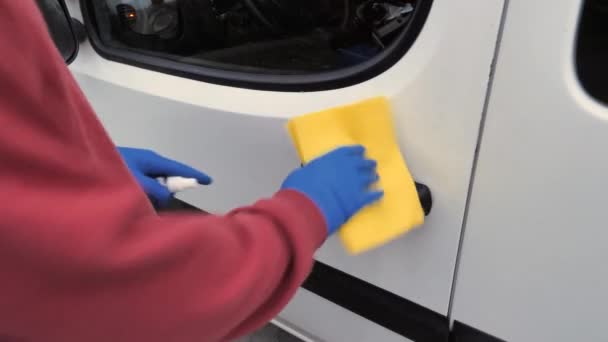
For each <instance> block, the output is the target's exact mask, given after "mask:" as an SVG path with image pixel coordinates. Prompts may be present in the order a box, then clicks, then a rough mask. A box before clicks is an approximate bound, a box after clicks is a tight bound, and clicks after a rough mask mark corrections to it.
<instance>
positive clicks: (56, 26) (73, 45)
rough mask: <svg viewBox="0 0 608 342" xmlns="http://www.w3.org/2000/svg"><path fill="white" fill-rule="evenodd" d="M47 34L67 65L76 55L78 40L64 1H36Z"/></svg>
mask: <svg viewBox="0 0 608 342" xmlns="http://www.w3.org/2000/svg"><path fill="white" fill-rule="evenodd" d="M36 2H37V3H38V7H39V8H40V11H41V12H42V15H43V16H44V19H45V20H46V24H47V27H48V29H49V33H50V34H51V37H52V38H53V41H54V42H55V45H56V46H57V49H58V50H59V52H60V53H61V56H63V59H64V60H65V62H66V63H67V64H70V63H71V62H72V61H73V60H74V59H75V58H76V55H77V54H78V40H77V37H76V34H75V32H74V28H73V27H72V18H71V17H70V15H69V13H68V8H67V6H66V5H65V1H64V0H36Z"/></svg>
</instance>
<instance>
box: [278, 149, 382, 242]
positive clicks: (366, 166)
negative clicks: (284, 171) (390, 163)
mask: <svg viewBox="0 0 608 342" xmlns="http://www.w3.org/2000/svg"><path fill="white" fill-rule="evenodd" d="M376 166H377V163H376V161H375V160H369V159H366V158H365V148H363V146H346V147H341V148H338V149H336V150H334V151H332V152H330V153H328V154H326V155H324V156H321V157H319V158H317V159H315V160H313V161H311V162H310V163H308V164H307V165H306V166H304V167H303V168H301V169H297V170H295V171H294V172H292V173H291V174H290V175H289V176H288V177H287V179H286V180H285V182H284V183H283V186H282V189H291V190H296V191H299V192H301V193H303V194H304V195H306V196H307V197H308V198H310V199H311V200H312V201H313V202H314V203H315V204H316V205H317V207H318V208H319V209H320V210H321V212H322V213H323V216H324V217H325V222H326V224H327V230H328V233H329V234H330V235H331V234H333V233H334V232H336V231H337V230H338V229H339V228H340V227H341V226H342V225H343V224H344V223H346V222H347V221H348V220H349V219H350V218H351V217H352V216H353V215H355V214H356V213H357V212H359V211H360V210H361V209H363V208H365V207H367V206H369V205H371V204H373V203H375V202H377V201H379V200H380V199H381V198H382V197H383V196H384V193H383V192H382V191H379V190H375V189H373V186H374V184H375V183H376V182H377V181H378V180H379V178H378V174H377V173H376Z"/></svg>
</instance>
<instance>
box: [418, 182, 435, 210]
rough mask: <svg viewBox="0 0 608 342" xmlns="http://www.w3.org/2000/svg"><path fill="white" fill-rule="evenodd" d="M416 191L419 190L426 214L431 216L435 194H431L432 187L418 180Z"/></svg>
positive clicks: (421, 203)
mask: <svg viewBox="0 0 608 342" xmlns="http://www.w3.org/2000/svg"><path fill="white" fill-rule="evenodd" d="M416 191H417V192H418V199H420V205H421V206H422V210H424V215H425V216H429V214H430V213H431V209H432V208H433V195H432V194H431V189H430V188H429V187H428V186H426V185H424V184H422V183H418V182H416Z"/></svg>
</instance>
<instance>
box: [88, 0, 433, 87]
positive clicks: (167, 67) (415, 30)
mask: <svg viewBox="0 0 608 342" xmlns="http://www.w3.org/2000/svg"><path fill="white" fill-rule="evenodd" d="M92 1H95V0H80V8H81V11H82V16H83V19H84V22H85V27H86V30H87V33H88V36H89V39H90V41H91V45H92V46H93V48H94V49H95V51H96V52H97V53H98V54H99V55H100V56H102V57H103V58H106V59H108V60H111V61H114V62H119V63H124V64H128V65H132V66H136V67H140V68H143V69H147V70H152V71H157V72H162V73H166V74H169V75H174V76H179V77H184V78H188V79H193V80H197V81H203V82H207V83H213V84H218V85H223V86H231V87H237V88H247V89H254V90H267V91H280V92H312V91H323V90H333V89H339V88H344V87H348V86H352V85H355V84H359V83H362V82H365V81H367V80H370V79H372V78H374V77H376V76H378V75H380V74H382V73H383V72H385V71H386V70H388V69H389V68H391V67H392V66H393V65H395V64H396V63H397V62H398V61H399V60H401V59H402V58H403V56H405V54H406V53H407V52H408V51H409V49H410V48H411V47H412V45H413V44H414V42H415V41H416V39H417V38H418V36H419V34H420V32H421V31H422V28H423V27H424V24H425V23H426V20H427V18H428V15H429V13H430V11H431V8H432V4H433V0H416V4H415V8H414V13H413V16H412V19H411V20H410V22H409V23H408V24H407V26H406V28H405V29H404V30H403V32H401V33H400V35H399V36H398V37H397V38H395V39H396V41H395V43H394V44H391V45H390V46H389V47H388V48H387V49H386V50H384V51H382V52H381V53H379V54H378V55H376V56H374V57H373V58H371V59H369V60H367V61H365V62H362V63H360V64H357V65H355V66H351V67H348V68H343V69H338V70H333V71H327V72H321V73H315V74H310V75H275V74H267V73H261V72H260V73H250V72H242V71H232V70H223V69H216V68H211V67H206V66H200V65H192V64H187V63H184V62H179V61H174V60H170V59H166V58H162V57H156V56H153V55H149V54H142V53H140V52H138V51H136V50H135V49H124V48H116V47H111V46H108V45H105V44H104V43H103V42H102V41H101V39H100V37H99V34H98V31H97V23H96V19H95V14H94V13H93V8H92V6H90V4H91V2H92Z"/></svg>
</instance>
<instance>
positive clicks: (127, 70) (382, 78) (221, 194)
mask: <svg viewBox="0 0 608 342" xmlns="http://www.w3.org/2000/svg"><path fill="white" fill-rule="evenodd" d="M68 3H69V5H70V7H71V10H72V11H73V12H75V11H77V9H78V8H77V7H78V6H77V3H76V1H74V0H68ZM502 8H503V1H502V0H466V1H458V2H456V1H441V0H436V1H435V3H434V5H433V9H432V11H431V13H430V15H429V18H428V20H427V23H426V25H425V27H424V29H423V30H422V32H421V34H420V36H419V37H418V40H417V41H416V43H415V44H414V45H413V47H412V48H411V50H410V52H408V53H407V54H406V55H405V56H404V57H403V59H402V60H401V61H400V62H399V63H398V64H396V65H395V66H394V67H392V68H391V69H390V70H388V71H387V72H385V73H383V74H382V75H379V76H378V77H376V78H374V79H372V80H370V81H368V82H365V83H362V84H359V85H356V86H352V87H348V88H344V89H338V90H333V91H323V92H314V93H276V92H265V91H254V90H247V89H237V88H230V87H223V86H217V85H213V84H207V83H203V82H197V81H193V80H188V79H184V78H179V77H174V76H169V75H165V74H162V73H156V72H152V71H148V70H144V69H139V68H135V67H131V66H128V65H123V64H119V63H113V62H109V61H107V60H105V59H103V58H101V57H100V56H98V55H97V54H96V53H95V51H94V50H93V49H92V48H91V47H90V46H89V45H88V43H85V44H83V45H82V46H81V52H80V55H79V56H78V58H77V59H76V61H75V62H74V63H73V64H72V65H71V69H72V71H73V72H74V74H75V76H76V77H77V79H78V81H79V82H80V84H81V86H82V87H83V89H84V91H85V93H86V94H87V96H88V97H89V99H90V101H91V102H92V104H93V106H94V107H95V109H96V110H97V112H98V114H99V116H100V118H101V120H102V121H103V123H104V125H105V126H106V128H107V129H108V131H109V132H110V134H111V135H112V137H113V139H114V140H115V141H116V143H118V144H122V145H131V146H143V147H146V148H151V149H155V150H157V151H158V152H160V153H163V154H166V155H168V156H170V157H172V158H175V159H179V160H182V161H184V162H187V163H189V164H192V165H193V166H195V167H199V168H201V169H202V170H204V171H207V172H209V174H210V175H211V176H213V177H214V179H215V184H214V185H213V186H211V187H208V188H203V189H201V190H196V191H193V192H189V193H187V194H184V195H183V197H182V198H183V199H185V200H187V201H189V202H191V203H193V204H195V205H197V206H200V207H202V208H205V209H208V210H211V211H225V210H228V209H230V208H233V207H235V206H238V205H243V204H248V203H251V202H252V201H254V200H256V199H257V198H259V197H261V196H269V195H271V194H272V193H273V192H274V191H275V190H276V189H277V187H278V186H279V185H280V183H281V181H282V180H283V178H284V177H285V175H286V174H287V173H288V172H289V171H290V170H291V169H293V168H295V167H297V166H298V165H299V163H298V160H297V157H296V154H295V151H294V150H293V148H292V146H291V143H290V141H289V138H288V136H287V134H286V131H285V127H284V125H285V122H286V120H287V119H288V118H289V117H292V116H294V115H298V114H301V113H305V112H309V111H313V110H318V109H323V108H326V107H330V106H335V105H340V104H345V103H349V102H352V101H357V100H361V99H363V98H367V97H371V96H376V95H386V96H389V97H390V98H391V100H392V103H393V105H394V108H395V120H396V126H397V127H396V129H397V133H398V137H399V143H400V145H401V147H402V149H403V152H404V154H405V156H406V159H407V161H408V164H409V166H410V168H411V171H412V173H413V175H414V177H415V178H416V179H417V180H418V181H420V182H423V183H425V184H427V185H429V186H430V187H431V189H432V191H433V195H434V199H435V204H434V209H433V213H432V215H431V217H430V218H429V219H428V221H427V224H426V225H425V226H424V227H423V228H421V229H419V230H417V231H415V232H413V233H411V234H409V235H408V236H406V237H403V238H401V239H399V240H398V241H395V242H393V243H391V244H390V245H387V246H385V247H383V248H380V249H378V250H375V251H372V252H370V253H367V254H364V255H361V256H358V257H348V256H347V255H346V254H345V253H344V250H343V248H342V247H341V246H340V245H339V243H338V241H337V240H335V239H332V240H330V241H329V242H328V243H327V244H326V246H324V248H323V249H322V250H321V251H320V252H319V253H318V259H319V260H321V261H323V262H325V263H327V264H329V265H331V266H333V267H336V268H339V269H341V270H343V271H345V272H348V273H350V274H353V275H354V276H356V277H359V278H361V279H364V280H366V281H368V282H371V283H373V284H375V285H378V286H380V287H382V288H385V289H387V290H389V291H392V292H394V293H396V294H399V295H400V296H403V297H405V298H408V299H410V300H412V301H414V302H417V303H419V304H422V305H424V306H427V307H429V308H431V309H433V310H436V311H438V312H441V313H443V314H446V313H447V308H448V302H449V297H450V290H451V285H452V276H453V269H454V265H455V258H456V253H457V248H458V241H459V234H460V228H461V224H462V219H463V212H464V207H465V200H466V195H467V190H468V185H469V179H470V172H471V165H472V162H473V155H474V151H475V148H476V142H477V134H478V130H479V125H480V119H481V113H482V108H483V103H484V99H485V95H486V89H487V83H488V77H489V74H490V66H491V61H492V58H493V55H494V50H495V43H496V38H497V31H498V27H499V22H500V17H501V13H502ZM370 115H373V113H370ZM300 298H302V297H298V298H297V299H296V300H295V301H294V302H293V303H292V304H291V305H290V308H289V309H288V310H287V311H286V312H285V313H284V314H283V315H282V319H284V320H286V321H290V322H294V323H295V324H297V323H299V322H297V321H298V320H300V319H301V318H302V317H304V316H305V315H309V316H310V317H309V320H307V324H309V325H306V326H304V325H303V324H300V325H299V326H300V328H302V329H303V330H308V329H310V330H311V331H313V330H314V331H315V332H316V335H317V336H319V337H321V338H324V337H325V336H333V334H334V332H333V331H332V328H331V326H328V325H326V324H324V323H323V322H325V321H326V320H327V317H326V316H325V315H324V314H323V315H318V314H315V310H314V309H315V308H314V307H311V306H310V305H309V303H307V302H306V301H305V300H302V299H300ZM330 305H331V304H330ZM345 317H346V316H345ZM345 319H348V320H350V319H351V318H345ZM313 323H314V324H313ZM344 324H345V326H348V321H346V322H344ZM360 324H363V325H365V324H372V323H365V322H361V323H360ZM319 329H321V330H319ZM389 335H390V333H388V332H387V336H389ZM387 338H388V337H387ZM328 340H329V341H331V339H328ZM381 340H382V339H378V341H381Z"/></svg>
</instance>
